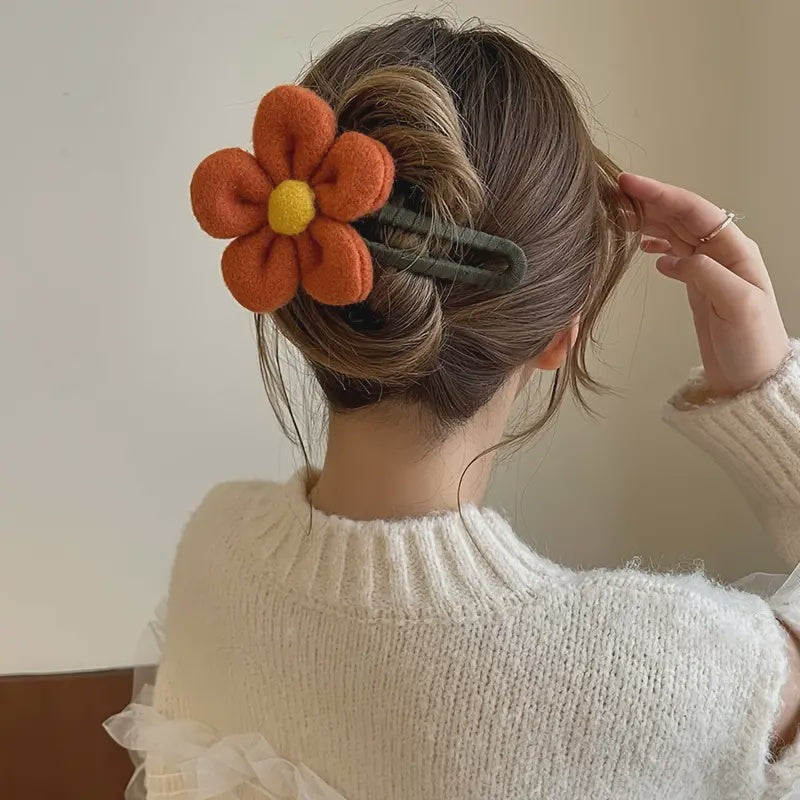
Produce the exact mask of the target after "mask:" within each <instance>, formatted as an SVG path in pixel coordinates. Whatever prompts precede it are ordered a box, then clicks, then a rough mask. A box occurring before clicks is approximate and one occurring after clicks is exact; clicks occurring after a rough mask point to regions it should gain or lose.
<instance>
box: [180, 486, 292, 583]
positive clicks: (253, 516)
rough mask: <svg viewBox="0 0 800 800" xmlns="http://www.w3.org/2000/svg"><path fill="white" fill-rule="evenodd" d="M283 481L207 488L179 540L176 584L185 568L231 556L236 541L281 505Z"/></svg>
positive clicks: (244, 537)
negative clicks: (263, 516) (269, 510)
mask: <svg viewBox="0 0 800 800" xmlns="http://www.w3.org/2000/svg"><path fill="white" fill-rule="evenodd" d="M283 488H284V487H283V484H280V483H273V482H270V481H227V482H225V483H220V484H217V485H216V486H214V487H212V488H211V489H210V490H209V491H208V492H206V494H205V496H204V497H203V499H202V500H201V501H200V503H199V505H198V506H197V507H196V508H195V510H194V511H193V512H192V513H191V515H190V516H189V520H188V522H187V523H186V526H185V527H184V529H183V533H182V535H181V537H180V541H179V542H178V548H177V551H176V554H175V562H174V565H173V586H174V583H175V580H176V578H178V577H179V576H180V574H181V572H182V571H183V569H184V568H185V569H198V568H200V563H199V562H201V561H211V560H213V561H215V562H216V563H218V564H219V563H221V562H220V559H223V558H226V557H227V556H230V555H231V553H232V547H233V545H234V543H235V542H241V543H243V542H244V541H245V540H246V539H247V536H248V531H250V530H251V529H252V527H253V524H254V522H257V520H258V519H259V518H260V517H261V516H262V515H263V513H264V512H265V511H267V510H268V509H270V508H274V507H275V506H277V505H279V503H280V501H281V498H282V490H283Z"/></svg>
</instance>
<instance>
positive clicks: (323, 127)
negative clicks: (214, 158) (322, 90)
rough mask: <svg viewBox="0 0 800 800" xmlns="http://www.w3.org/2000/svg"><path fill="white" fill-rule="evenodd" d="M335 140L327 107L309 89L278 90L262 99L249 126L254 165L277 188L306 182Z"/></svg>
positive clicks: (330, 114) (333, 123)
mask: <svg viewBox="0 0 800 800" xmlns="http://www.w3.org/2000/svg"><path fill="white" fill-rule="evenodd" d="M335 137H336V118H335V116H334V113H333V110H332V109H331V107H330V106H329V105H328V104H327V103H326V102H325V101H324V100H323V99H322V98H321V97H319V96H317V95H316V94H314V92H312V91H311V90H310V89H305V88H303V87H302V86H278V87H277V88H276V89H273V90H272V91H271V92H269V93H268V94H266V95H264V97H263V99H262V100H261V103H260V104H259V106H258V111H257V112H256V119H255V122H254V123H253V149H254V151H255V154H256V158H257V159H258V163H259V164H261V166H262V167H263V168H264V169H265V170H266V172H267V175H269V177H270V178H271V179H272V182H273V184H274V185H275V186H277V185H278V184H279V183H281V182H282V181H285V180H288V179H289V178H294V179H295V180H299V181H307V180H308V179H309V178H310V177H311V174H312V173H313V172H314V170H315V169H316V168H317V167H318V166H319V165H320V162H321V161H322V159H323V157H324V156H325V153H327V152H328V150H329V149H330V147H331V145H332V144H333V141H334V139H335Z"/></svg>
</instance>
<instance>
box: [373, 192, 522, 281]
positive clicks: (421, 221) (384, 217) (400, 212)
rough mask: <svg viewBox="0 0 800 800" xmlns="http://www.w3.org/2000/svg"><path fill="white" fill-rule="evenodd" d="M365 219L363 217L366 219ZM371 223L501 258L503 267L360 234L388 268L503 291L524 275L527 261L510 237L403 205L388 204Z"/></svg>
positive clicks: (374, 254)
mask: <svg viewBox="0 0 800 800" xmlns="http://www.w3.org/2000/svg"><path fill="white" fill-rule="evenodd" d="M366 221H367V220H364V222H366ZM369 221H370V222H372V223H373V224H376V223H377V224H383V225H388V226H389V227H392V228H398V229H400V230H404V231H408V232H409V233H415V234H418V235H419V236H433V237H434V238H436V239H440V240H444V241H448V242H451V243H453V244H455V245H459V246H460V247H462V248H463V249H464V250H467V251H470V252H477V253H485V254H486V255H488V256H497V257H499V258H500V259H502V260H503V261H504V262H505V264H506V268H505V269H503V270H502V271H497V272H495V271H493V270H490V269H486V268H483V267H476V266H472V265H470V264H459V263H458V262H457V261H452V260H450V259H447V258H434V257H432V256H426V255H422V254H420V253H418V252H415V251H414V250H401V249H400V248H397V247H390V246H389V245H386V244H383V243H381V242H375V241H372V240H371V239H370V238H369V236H364V241H365V242H366V244H367V247H368V248H369V250H370V252H371V253H372V254H373V256H376V257H377V258H379V259H380V261H381V262H382V263H384V264H386V265H388V266H390V267H395V268H396V269H404V270H408V271H410V272H415V273H419V274H421V275H428V276H430V277H432V278H442V279H443V280H449V281H454V282H456V283H468V284H470V285H472V286H476V287H478V288H480V289H485V290H487V291H491V292H495V293H497V294H504V293H506V292H510V291H511V290H512V289H515V288H516V287H517V286H519V284H520V282H521V281H522V278H523V277H524V275H525V270H526V269H527V266H528V262H527V259H526V258H525V253H524V252H523V251H522V248H521V247H520V246H519V245H518V244H516V243H515V242H512V241H511V240H510V239H503V238H502V237H501V236H494V235H492V234H490V233H485V232H484V231H478V230H475V229H473V228H465V227H462V226H460V225H454V224H452V223H449V222H443V221H440V220H434V219H432V218H431V217H428V216H426V215H424V214H420V213H417V212H416V211H412V210H411V209H409V208H405V207H403V206H398V205H394V204H392V203H388V204H387V205H385V206H384V207H383V208H382V209H381V210H380V212H379V213H378V214H377V215H376V216H375V217H371V218H369Z"/></svg>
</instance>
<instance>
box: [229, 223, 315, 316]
mask: <svg viewBox="0 0 800 800" xmlns="http://www.w3.org/2000/svg"><path fill="white" fill-rule="evenodd" d="M222 277H223V278H224V279H225V284H226V285H227V287H228V289H229V290H230V293H231V294H232V295H233V296H234V298H235V299H236V300H237V302H239V303H240V304H241V305H243V306H244V307H245V308H246V309H248V310H249V311H255V312H261V313H268V312H270V311H274V310H275V309H276V308H280V307H281V306H285V305H286V304H287V303H288V302H289V301H290V300H291V299H292V298H293V297H294V296H295V295H296V294H297V288H298V286H299V283H300V269H299V266H298V260H297V249H296V248H295V245H294V242H293V241H292V240H291V239H290V238H289V237H288V236H278V235H277V234H275V233H273V231H271V230H270V229H269V228H264V229H262V230H260V231H257V232H256V233H251V234H250V235H249V236H242V237H240V238H239V239H234V240H233V241H232V242H231V243H230V244H229V245H228V246H227V247H226V248H225V252H224V253H223V254H222Z"/></svg>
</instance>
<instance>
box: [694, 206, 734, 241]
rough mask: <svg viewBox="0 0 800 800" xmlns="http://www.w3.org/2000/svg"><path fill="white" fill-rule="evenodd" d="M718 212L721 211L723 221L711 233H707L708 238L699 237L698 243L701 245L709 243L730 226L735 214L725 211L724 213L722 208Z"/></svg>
mask: <svg viewBox="0 0 800 800" xmlns="http://www.w3.org/2000/svg"><path fill="white" fill-rule="evenodd" d="M720 210H721V211H722V213H723V214H725V219H724V220H722V222H720V224H719V225H717V227H716V228H714V230H713V231H711V233H709V234H708V236H701V237H700V241H701V242H702V243H703V244H706V242H710V241H711V240H712V239H713V238H714V237H715V236H717V235H718V234H720V233H721V232H722V231H724V230H725V228H727V227H728V225H730V224H731V222H733V220H734V218H735V217H736V212H735V211H727V212H726V211H725V209H724V208H722V209H720Z"/></svg>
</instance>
